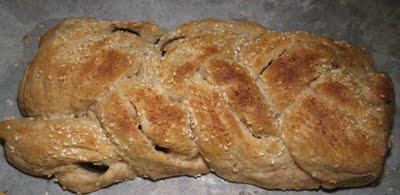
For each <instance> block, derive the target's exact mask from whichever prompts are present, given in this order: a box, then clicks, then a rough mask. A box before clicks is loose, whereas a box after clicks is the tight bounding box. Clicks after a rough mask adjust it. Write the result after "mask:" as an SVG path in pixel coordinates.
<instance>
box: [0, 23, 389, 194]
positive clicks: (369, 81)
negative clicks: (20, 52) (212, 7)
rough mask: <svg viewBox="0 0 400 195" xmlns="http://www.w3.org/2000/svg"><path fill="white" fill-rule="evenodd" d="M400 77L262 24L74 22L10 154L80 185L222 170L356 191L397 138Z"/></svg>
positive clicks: (34, 92) (53, 39)
mask: <svg viewBox="0 0 400 195" xmlns="http://www.w3.org/2000/svg"><path fill="white" fill-rule="evenodd" d="M393 94H394V92H393V84H392V82H391V80H390V78H389V77H388V76H386V75H385V74H382V73H377V72H376V71H375V70H374V68H373V65H372V58H371V56H370V55H369V54H367V53H366V52H365V51H363V50H362V49H360V48H359V47H357V46H355V45H353V44H351V43H348V42H345V41H335V40H332V39H329V38H327V37H323V36H316V35H313V34H310V33H305V32H293V33H288V32H276V31H272V30H268V29H266V28H265V27H263V26H261V25H259V24H256V23H251V22H243V21H233V20H216V19H203V20H199V21H193V22H189V23H186V24H183V25H181V26H179V27H178V28H176V29H174V30H172V31H171V32H165V31H164V30H163V29H161V28H160V27H159V26H157V25H155V24H153V23H146V22H144V23H142V22H130V21H129V22H111V21H101V20H93V19H77V18H75V19H67V20H64V21H63V22H61V23H59V24H58V25H56V26H54V27H53V28H52V29H50V30H49V31H48V32H47V33H46V34H44V35H43V36H42V37H41V39H40V45H39V49H38V51H37V53H36V55H35V56H34V58H33V60H32V61H31V63H30V65H29V67H28V69H27V70H26V72H25V75H24V77H23V79H22V81H21V84H20V90H19V96H18V97H19V106H20V109H21V112H22V113H23V115H24V116H25V117H26V118H23V119H16V120H5V121H2V122H1V123H0V138H2V139H4V140H5V150H6V155H7V159H8V161H9V162H10V163H11V164H13V165H15V166H16V167H17V168H18V169H20V170H22V171H24V172H26V173H29V174H32V175H37V176H48V177H55V178H56V179H58V181H59V183H60V184H61V185H62V186H64V187H65V188H67V189H69V190H71V191H75V192H78V193H86V192H91V191H95V190H98V189H100V188H102V187H105V186H108V185H111V184H113V183H116V182H121V181H123V180H127V179H133V178H135V177H136V176H141V177H148V178H150V179H153V180H157V179H162V178H167V177H172V176H179V175H190V176H195V175H199V174H206V173H208V172H214V173H215V174H217V175H218V176H220V177H222V178H224V179H226V180H229V181H232V182H239V183H248V184H253V185H256V186H260V187H262V188H267V189H295V190H302V189H316V188H320V187H322V188H327V189H332V188H337V187H357V186H363V185H366V184H368V183H371V182H372V181H374V180H375V179H376V178H377V177H379V175H380V173H381V170H382V165H383V161H384V158H385V153H386V151H387V149H388V148H389V147H390V144H389V140H388V135H389V134H390V129H391V121H392V117H393V96H394V95H393Z"/></svg>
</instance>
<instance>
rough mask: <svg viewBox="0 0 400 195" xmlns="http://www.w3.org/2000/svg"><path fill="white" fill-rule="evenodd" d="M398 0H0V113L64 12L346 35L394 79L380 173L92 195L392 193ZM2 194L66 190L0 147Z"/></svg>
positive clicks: (399, 190)
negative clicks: (316, 185)
mask: <svg viewBox="0 0 400 195" xmlns="http://www.w3.org/2000/svg"><path fill="white" fill-rule="evenodd" d="M399 8H400V1H396V0H394V1H361V0H359V1H343V0H339V1H331V0H307V1H300V0H298V1H295V0H293V1H286V0H277V1H255V0H233V1H217V0H207V1H188V0H185V1H184V0H182V1H165V0H163V1H157V0H150V1H145V0H140V1H131V0H125V1H106V0H100V1H94V0H86V1H54V0H53V1H50V0H49V1H43V0H41V1H28V0H26V1H25V0H10V1H6V0H0V119H4V118H6V117H20V114H19V111H18V107H17V105H16V93H17V88H18V83H19V80H20V78H21V75H22V73H23V71H24V70H25V68H26V66H27V63H28V62H29V60H30V59H31V57H32V56H33V54H34V52H35V51H36V49H37V45H38V37H39V36H40V35H41V34H42V33H44V32H45V31H46V30H47V29H48V28H49V27H51V26H52V25H54V24H55V23H57V22H58V21H60V20H62V19H63V18H67V17H77V16H84V17H94V18H100V19H109V20H138V21H142V20H145V21H149V20H151V21H154V22H156V23H157V24H159V25H161V26H162V27H164V28H166V29H172V28H174V27H176V25H178V24H181V23H183V22H187V21H189V20H193V19H200V18H204V17H213V18H229V19H240V20H251V21H256V22H259V23H261V24H263V25H265V26H266V27H268V28H270V29H274V30H286V31H308V32H313V33H317V34H325V35H327V36H330V37H332V38H335V39H344V40H348V41H352V42H354V43H356V44H358V45H360V46H361V47H364V48H365V49H366V50H367V51H368V52H370V53H372V54H373V56H374V59H375V66H376V69H377V70H379V71H382V72H385V73H387V74H388V75H389V76H390V77H391V78H392V80H393V81H394V84H395V92H396V111H397V112H396V115H395V121H394V128H393V131H392V135H393V137H392V138H393V148H392V150H391V152H390V153H389V154H388V158H387V160H386V162H385V169H384V175H383V177H382V178H381V179H380V180H378V181H377V182H375V183H373V184H372V185H370V186H368V187H363V188H355V189H340V190H335V191H323V190H315V191H300V192H294V191H270V190H264V189H261V188H257V187H254V186H251V185H245V184H234V183H229V182H226V181H224V180H222V179H220V178H218V177H217V176H215V175H213V174H208V175H205V176H202V177H198V178H190V177H176V178H170V179H165V180H160V181H157V182H152V181H149V180H144V179H140V178H139V179H136V180H132V181H128V182H124V183H120V184H116V185H113V186H111V187H109V188H106V189H103V190H100V191H98V192H95V193H93V194H191V195H194V194H240V195H250V194H322V193H331V194H400V171H399V165H400V131H399V130H400V117H399V112H400V107H399V102H400V99H399V98H400V82H399V81H400V35H399V34H400V25H399V23H400V9H399ZM1 190H3V191H5V190H7V191H8V192H7V193H8V194H70V192H68V191H63V190H62V188H60V187H59V186H58V184H56V183H54V182H53V181H49V180H46V179H42V178H35V177H31V176H28V175H26V174H24V173H21V172H20V171H18V170H17V169H15V168H14V167H12V166H11V165H10V164H8V163H7V162H6V160H5V157H4V151H3V147H2V146H0V191H1Z"/></svg>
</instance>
